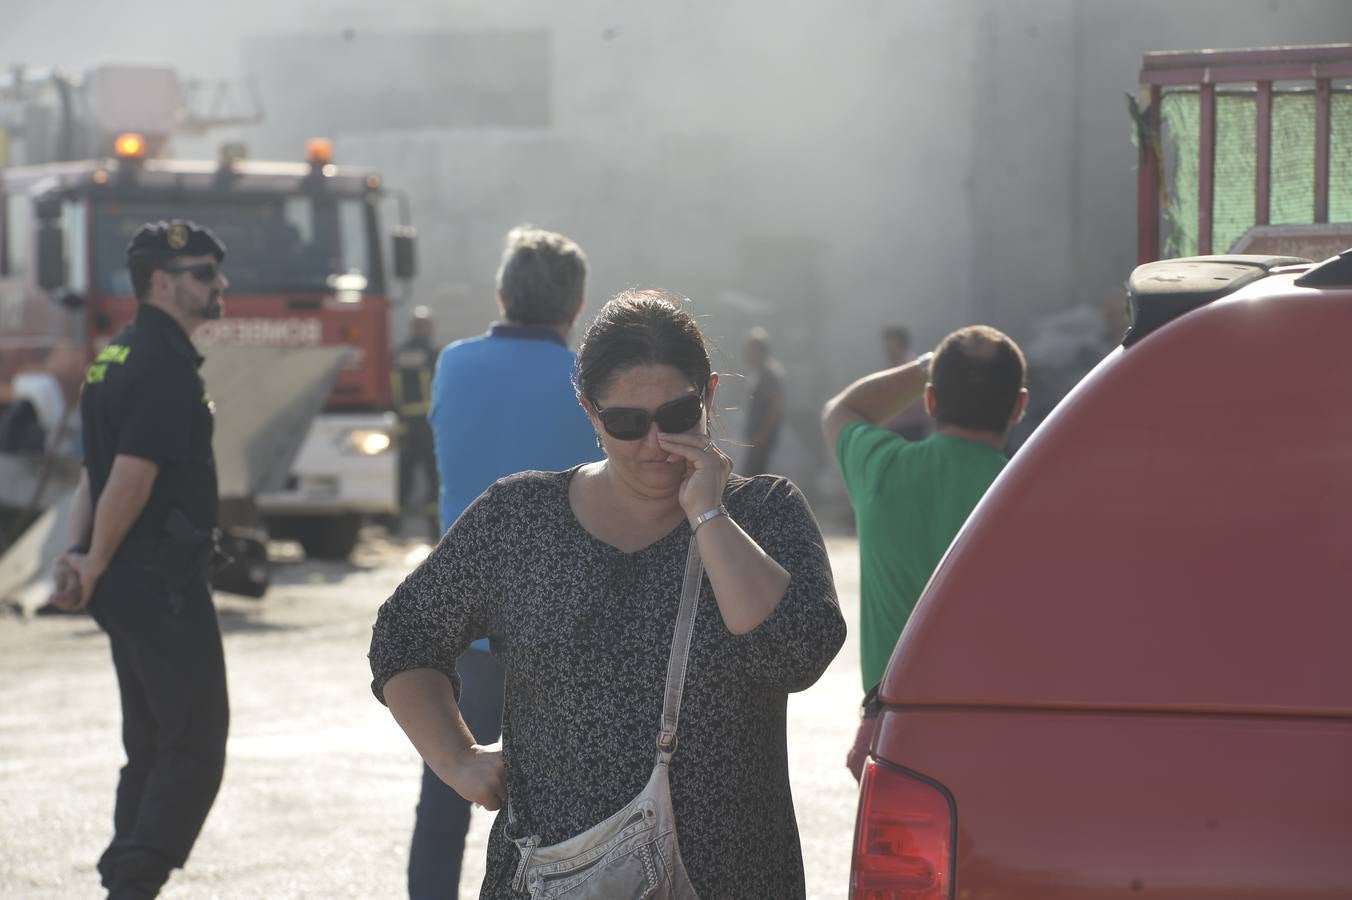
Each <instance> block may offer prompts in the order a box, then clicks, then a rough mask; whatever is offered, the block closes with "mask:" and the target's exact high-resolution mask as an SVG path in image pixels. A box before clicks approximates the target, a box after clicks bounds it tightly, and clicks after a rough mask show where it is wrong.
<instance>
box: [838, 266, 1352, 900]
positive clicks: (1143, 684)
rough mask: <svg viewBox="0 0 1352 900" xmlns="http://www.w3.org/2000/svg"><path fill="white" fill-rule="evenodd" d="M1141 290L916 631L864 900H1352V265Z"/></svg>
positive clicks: (882, 740)
mask: <svg viewBox="0 0 1352 900" xmlns="http://www.w3.org/2000/svg"><path fill="white" fill-rule="evenodd" d="M1296 262H1299V261H1295V260H1291V259H1289V258H1277V257H1252V256H1249V257H1243V256H1240V257H1215V256H1213V257H1196V258H1191V259H1175V260H1166V261H1162V262H1156V263H1151V264H1148V265H1144V266H1141V267H1140V268H1138V269H1137V270H1136V271H1135V273H1133V275H1132V278H1131V282H1130V293H1131V300H1132V312H1133V316H1132V327H1131V330H1130V331H1129V332H1128V334H1127V337H1126V339H1125V340H1124V342H1123V346H1122V347H1120V348H1118V349H1117V350H1115V351H1114V352H1113V353H1112V354H1110V355H1109V356H1108V358H1107V359H1105V360H1104V361H1103V362H1102V363H1101V364H1100V365H1099V366H1098V367H1097V368H1096V369H1095V370H1094V371H1093V372H1092V373H1090V374H1089V376H1088V377H1086V378H1085V379H1084V381H1083V382H1081V383H1080V384H1079V385H1078V386H1077V387H1076V388H1075V390H1074V391H1072V392H1071V394H1070V395H1069V396H1067V397H1066V399H1065V400H1064V401H1063V402H1062V403H1061V405H1060V406H1059V407H1058V408H1057V409H1056V410H1055V411H1054V412H1053V413H1052V415H1051V416H1050V417H1049V418H1048V419H1047V420H1046V421H1045V422H1044V423H1043V424H1042V425H1041V426H1040V428H1039V429H1038V430H1037V432H1036V433H1035V434H1034V435H1033V436H1032V438H1031V439H1030V440H1029V441H1028V443H1027V444H1025V445H1024V447H1023V448H1022V449H1021V450H1020V451H1019V453H1018V454H1017V456H1015V458H1014V459H1013V461H1012V462H1011V463H1010V465H1009V466H1008V467H1007V468H1006V469H1005V471H1004V472H1003V473H1002V475H1001V476H1000V478H999V479H998V480H997V481H996V483H995V484H994V485H993V486H992V487H991V490H990V492H989V493H988V494H987V495H986V497H985V498H984V499H983V500H982V502H981V503H980V504H979V505H978V506H977V508H976V509H975V511H974V512H973V513H972V516H971V518H970V519H969V520H968V522H967V524H966V526H965V527H964V528H963V530H962V531H961V532H960V533H959V535H958V537H957V538H956V540H955V541H954V543H953V545H952V547H951V548H950V550H949V553H948V555H947V556H946V557H945V559H944V561H943V562H942V563H941V565H940V566H939V568H938V570H937V571H936V572H935V574H934V577H933V579H932V580H931V581H930V584H929V586H928V588H927V589H926V591H925V593H924V595H923V597H922V598H921V601H920V603H919V605H918V607H917V608H916V611H915V614H914V616H913V617H912V618H911V620H910V623H909V624H908V625H907V627H906V630H905V632H904V633H903V634H902V636H901V640H900V642H899V643H898V645H897V649H896V652H895V653H894V655H893V657H892V661H891V664H890V666H889V668H888V671H887V674H886V677H885V678H884V680H883V684H882V699H883V702H884V704H885V709H884V712H883V713H882V719H881V721H880V725H879V728H878V732H877V735H876V737H875V742H874V746H873V754H872V759H871V760H870V762H869V763H868V765H867V768H866V771H865V776H864V779H863V784H862V788H861V795H860V801H859V815H858V821H857V825H856V839H855V851H854V861H853V870H852V873H851V896H853V897H855V898H868V900H883V898H897V900H900V898H905V900H940V898H961V900H996V898H999V900H1021V898H1028V900H1031V898H1037V900H1055V898H1071V897H1074V898H1123V900H1126V898H1131V900H1138V898H1140V900H1144V898H1149V900H1184V898H1187V900H1197V898H1245V900H1259V898H1264V900H1266V898H1282V900H1297V898H1321V900H1324V898H1334V897H1339V898H1348V897H1352V251H1348V252H1347V253H1344V254H1343V255H1342V256H1339V257H1334V258H1333V259H1331V260H1329V261H1327V262H1325V263H1322V264H1320V265H1318V266H1312V265H1311V264H1309V263H1301V264H1299V265H1293V264H1292V263H1296Z"/></svg>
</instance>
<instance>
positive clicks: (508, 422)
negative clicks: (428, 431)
mask: <svg viewBox="0 0 1352 900" xmlns="http://www.w3.org/2000/svg"><path fill="white" fill-rule="evenodd" d="M574 365H575V359H574V357H573V351H572V350H569V349H568V344H567V342H566V341H564V339H563V338H562V337H561V336H560V335H559V333H558V332H556V331H554V330H553V329H551V328H542V327H538V326H531V325H507V324H502V323H495V324H494V325H493V327H492V328H491V329H490V330H489V332H488V333H487V334H484V335H480V336H478V337H472V338H466V339H465V340H463V341H456V342H455V343H453V344H451V345H449V346H448V347H446V348H445V349H443V350H442V351H441V355H440V356H438V357H437V368H436V374H435V375H434V376H433V378H432V405H431V408H430V409H429V410H428V412H427V421H428V423H429V424H431V426H432V434H433V436H434V438H435V440H436V453H437V473H438V475H440V477H441V528H442V530H443V531H445V530H446V529H448V528H450V527H451V525H452V523H454V522H455V520H456V519H457V518H458V517H459V516H460V513H462V512H464V510H465V507H467V506H469V505H470V503H472V502H473V501H474V499H475V498H476V497H478V496H479V495H480V494H482V493H483V492H484V491H486V490H488V488H489V487H490V486H491V485H492V484H493V482H495V481H497V480H498V479H499V478H503V477H505V476H507V475H511V474H513V473H516V472H525V471H528V470H532V469H534V470H538V471H542V472H560V471H562V470H564V469H568V468H572V467H573V466H575V465H577V464H579V463H584V462H591V461H592V460H596V459H600V458H601V451H600V449H599V448H597V446H596V432H595V431H593V430H592V427H591V422H589V421H588V420H587V415H586V413H584V412H583V411H582V407H581V406H579V405H578V402H577V396H576V394H575V393H574V392H573V368H574Z"/></svg>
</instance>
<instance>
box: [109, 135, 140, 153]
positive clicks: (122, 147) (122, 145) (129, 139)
mask: <svg viewBox="0 0 1352 900" xmlns="http://www.w3.org/2000/svg"><path fill="white" fill-rule="evenodd" d="M113 148H114V150H115V152H116V153H117V156H118V158H119V159H144V158H145V155H146V141H145V138H143V137H141V136H140V135H139V134H132V133H130V132H128V133H127V134H119V135H118V136H117V141H115V142H114V144H113Z"/></svg>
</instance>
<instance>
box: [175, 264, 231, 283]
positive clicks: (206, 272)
mask: <svg viewBox="0 0 1352 900" xmlns="http://www.w3.org/2000/svg"><path fill="white" fill-rule="evenodd" d="M163 269H164V271H166V272H168V273H169V274H171V275H178V274H180V273H183V272H187V273H188V274H189V275H191V276H192V277H193V278H196V279H197V280H198V281H200V282H202V283H203V284H211V283H212V282H213V281H215V280H216V276H217V275H220V274H221V267H220V264H219V263H214V262H204V263H194V264H192V265H191V266H164V267H163Z"/></svg>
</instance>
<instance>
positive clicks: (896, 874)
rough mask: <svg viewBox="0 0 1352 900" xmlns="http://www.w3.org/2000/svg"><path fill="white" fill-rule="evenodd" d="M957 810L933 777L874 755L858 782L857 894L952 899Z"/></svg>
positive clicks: (860, 898)
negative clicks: (919, 774)
mask: <svg viewBox="0 0 1352 900" xmlns="http://www.w3.org/2000/svg"><path fill="white" fill-rule="evenodd" d="M955 818H956V817H955V815H954V812H953V803H952V801H951V800H950V799H949V796H948V793H947V792H946V791H945V790H944V789H943V788H941V787H939V786H938V785H937V784H935V783H934V782H932V781H927V780H925V779H923V778H920V777H919V776H917V775H913V774H910V773H908V772H904V771H902V770H900V769H895V768H893V767H891V766H889V765H887V764H885V763H878V762H877V761H874V760H869V762H868V764H867V765H866V766H865V767H864V777H863V780H862V781H861V783H860V788H859V819H858V821H857V822H856V823H855V828H854V859H853V860H852V862H851V867H850V897H852V898H853V900H948V898H949V897H950V896H951V891H952V885H953V864H952V859H953V830H954V824H955V822H954V820H955Z"/></svg>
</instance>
